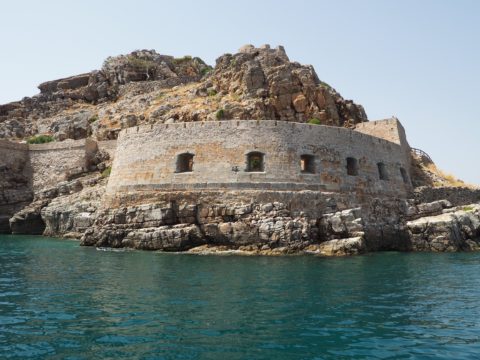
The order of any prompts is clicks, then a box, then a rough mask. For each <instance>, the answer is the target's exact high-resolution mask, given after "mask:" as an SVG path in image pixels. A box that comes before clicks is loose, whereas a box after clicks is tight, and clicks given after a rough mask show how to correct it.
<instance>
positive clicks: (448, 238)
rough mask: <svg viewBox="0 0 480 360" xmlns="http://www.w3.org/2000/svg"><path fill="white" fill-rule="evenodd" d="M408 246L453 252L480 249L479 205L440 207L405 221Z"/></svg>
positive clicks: (417, 248)
mask: <svg viewBox="0 0 480 360" xmlns="http://www.w3.org/2000/svg"><path fill="white" fill-rule="evenodd" d="M407 227H408V231H409V233H410V239H411V242H412V250H414V251H435V252H453V251H468V250H479V249H480V205H469V206H464V207H457V208H452V209H448V210H444V211H443V212H442V213H441V214H439V215H435V216H427V217H422V218H419V219H416V220H413V221H410V222H408V223H407Z"/></svg>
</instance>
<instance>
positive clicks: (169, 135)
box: [107, 120, 411, 197]
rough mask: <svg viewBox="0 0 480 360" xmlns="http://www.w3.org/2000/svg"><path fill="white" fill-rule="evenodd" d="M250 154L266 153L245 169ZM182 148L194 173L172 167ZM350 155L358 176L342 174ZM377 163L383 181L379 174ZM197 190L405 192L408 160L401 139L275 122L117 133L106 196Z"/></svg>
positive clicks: (172, 126)
mask: <svg viewBox="0 0 480 360" xmlns="http://www.w3.org/2000/svg"><path fill="white" fill-rule="evenodd" d="M250 152H260V153H262V154H264V169H263V170H264V171H260V172H249V171H248V166H247V154H249V153H250ZM184 153H189V154H193V155H194V157H193V169H192V170H193V171H191V172H177V158H178V156H179V155H180V154H184ZM302 155H310V157H309V159H311V160H312V161H313V169H314V173H302V171H301V165H300V159H301V156H302ZM348 157H352V158H355V159H357V163H358V175H357V176H351V175H348V174H347V160H346V159H347V158H348ZM379 163H382V164H383V165H382V167H383V168H384V170H385V171H386V174H387V177H388V180H381V179H380V176H379V170H378V164H379ZM400 169H404V170H405V172H404V174H407V179H404V178H403V177H402V174H401V170H400ZM405 180H406V181H405ZM201 189H229V190H235V189H239V190H241V189H265V190H318V191H341V192H349V191H355V192H356V193H357V194H358V193H362V194H363V193H365V194H379V195H381V194H385V195H387V194H388V195H395V196H401V197H404V196H406V195H407V193H408V192H409V191H410V190H411V184H410V180H409V159H408V158H407V157H406V155H405V152H404V151H402V146H401V145H399V144H395V143H393V142H390V141H386V140H384V139H380V138H377V137H374V136H371V135H367V134H362V133H360V132H356V131H353V130H350V129H344V128H338V127H329V126H321V125H310V124H303V123H293V122H283V121H274V120H261V121H256V120H230V121H212V122H193V123H176V124H162V125H152V126H141V127H134V128H129V129H125V130H123V131H122V132H121V133H120V134H119V137H118V142H117V150H116V155H115V160H114V163H113V167H112V173H111V176H110V179H109V182H108V186H107V194H108V195H109V196H115V195H116V194H117V193H118V194H119V193H120V192H132V191H134V192H135V191H146V190H201Z"/></svg>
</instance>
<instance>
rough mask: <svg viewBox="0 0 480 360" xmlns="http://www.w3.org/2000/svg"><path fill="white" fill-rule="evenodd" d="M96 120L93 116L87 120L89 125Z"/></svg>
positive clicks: (95, 116)
mask: <svg viewBox="0 0 480 360" xmlns="http://www.w3.org/2000/svg"><path fill="white" fill-rule="evenodd" d="M97 120H98V115H93V116H92V117H91V118H90V119H88V122H89V123H90V124H91V123H94V122H95V121H97Z"/></svg>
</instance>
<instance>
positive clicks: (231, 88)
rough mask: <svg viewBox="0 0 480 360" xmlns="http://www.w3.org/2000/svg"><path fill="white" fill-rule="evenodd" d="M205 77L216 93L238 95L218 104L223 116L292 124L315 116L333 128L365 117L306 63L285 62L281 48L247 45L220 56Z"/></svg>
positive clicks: (286, 59) (361, 110) (362, 111)
mask: <svg viewBox="0 0 480 360" xmlns="http://www.w3.org/2000/svg"><path fill="white" fill-rule="evenodd" d="M211 81H212V83H213V85H214V88H215V89H216V91H218V92H220V93H221V94H224V95H230V96H231V97H233V100H235V99H236V98H240V99H241V100H240V101H238V102H235V101H231V102H227V101H224V102H223V103H224V108H225V110H226V112H227V116H228V117H229V118H236V119H278V120H287V121H298V122H306V121H308V120H309V119H312V118H317V119H319V120H320V122H321V123H323V124H326V125H333V126H353V125H354V124H356V123H358V122H363V121H367V116H366V114H365V111H364V109H363V107H362V106H360V105H356V104H354V103H353V102H352V101H346V100H344V99H343V98H342V97H341V96H340V95H339V94H338V93H337V92H336V91H335V90H334V89H333V88H331V87H330V86H329V85H327V84H326V83H323V82H321V81H320V79H319V78H318V76H317V74H316V73H315V70H314V69H313V67H312V66H310V65H300V64H299V63H296V62H291V61H290V60H289V58H288V56H287V54H286V53H285V49H284V48H283V47H282V46H279V47H277V48H275V49H271V48H270V46H268V45H266V46H263V47H261V48H255V47H253V46H252V45H247V46H244V47H243V48H241V49H240V50H239V52H238V53H237V54H234V55H231V54H226V55H223V56H221V57H219V58H218V59H217V63H216V66H215V69H214V71H213V74H212V77H211ZM237 103H238V104H237Z"/></svg>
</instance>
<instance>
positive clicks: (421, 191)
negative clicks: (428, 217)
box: [415, 186, 480, 206]
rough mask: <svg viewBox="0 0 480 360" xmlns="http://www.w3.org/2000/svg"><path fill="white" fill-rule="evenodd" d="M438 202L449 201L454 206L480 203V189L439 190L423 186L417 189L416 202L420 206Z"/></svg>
mask: <svg viewBox="0 0 480 360" xmlns="http://www.w3.org/2000/svg"><path fill="white" fill-rule="evenodd" d="M437 200H448V201H449V202H450V203H451V204H452V205H454V206H459V205H470V204H473V203H480V189H471V188H466V187H464V188H461V187H451V186H444V187H438V188H433V187H430V186H422V187H419V188H416V189H415V202H417V203H418V204H420V203H430V202H433V201H437Z"/></svg>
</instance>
